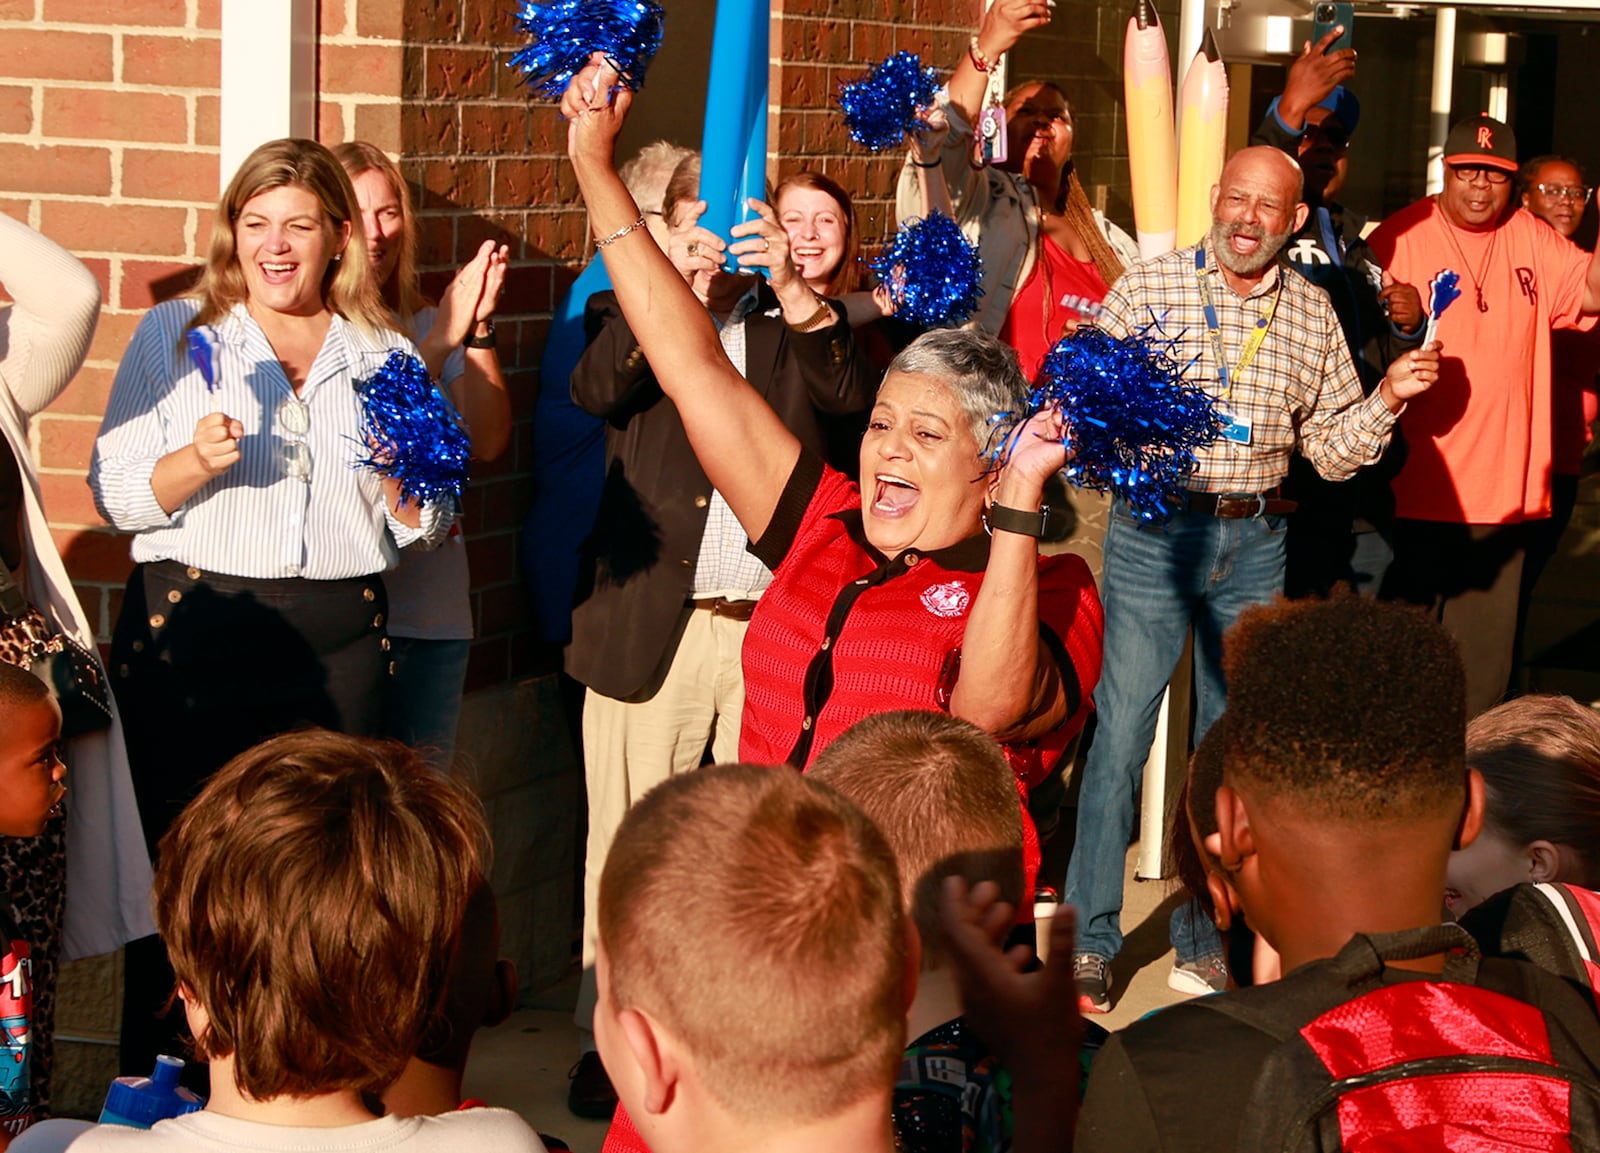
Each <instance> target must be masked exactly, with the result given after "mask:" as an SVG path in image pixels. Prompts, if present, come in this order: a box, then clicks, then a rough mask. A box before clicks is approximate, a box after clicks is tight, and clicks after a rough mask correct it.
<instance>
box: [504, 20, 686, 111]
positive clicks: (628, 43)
mask: <svg viewBox="0 0 1600 1153" xmlns="http://www.w3.org/2000/svg"><path fill="white" fill-rule="evenodd" d="M663 16H664V13H663V12H662V11H661V5H660V4H657V3H655V0H544V2H543V3H538V2H537V0H523V2H522V3H521V4H520V5H519V6H518V8H517V15H516V24H517V29H518V30H519V31H522V32H526V33H527V34H528V35H530V36H532V37H533V43H532V44H530V45H528V46H527V47H526V48H524V49H522V50H521V51H519V52H517V53H516V54H515V55H514V56H512V57H511V59H510V60H509V61H508V62H507V63H508V64H509V65H510V66H511V67H513V68H520V69H522V71H523V72H524V73H526V75H527V80H528V86H529V87H530V88H533V89H534V90H536V91H537V92H538V93H539V94H540V95H542V96H548V97H549V98H550V99H552V100H559V99H561V97H562V95H563V94H564V93H565V92H566V90H567V85H568V84H569V83H571V82H572V78H573V77H574V76H576V75H577V74H578V73H579V72H581V71H582V70H583V67H584V65H585V64H587V63H589V54H590V53H592V52H603V53H604V54H605V57H606V59H607V60H608V61H610V63H611V66H612V67H613V68H615V69H616V70H617V73H618V75H619V76H620V77H621V82H622V83H623V84H626V85H627V86H628V87H629V88H632V89H635V90H637V89H639V88H641V87H643V86H644V73H645V69H646V68H647V67H649V65H650V60H651V58H653V57H654V56H655V54H656V49H658V48H660V47H661V32H662V27H661V24H662V19H663Z"/></svg>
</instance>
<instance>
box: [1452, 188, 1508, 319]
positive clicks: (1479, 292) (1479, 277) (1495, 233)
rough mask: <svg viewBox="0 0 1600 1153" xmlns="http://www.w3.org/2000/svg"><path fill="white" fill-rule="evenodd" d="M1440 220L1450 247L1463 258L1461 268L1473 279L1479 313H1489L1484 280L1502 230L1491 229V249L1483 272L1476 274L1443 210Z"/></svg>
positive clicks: (1489, 248)
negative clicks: (1484, 291)
mask: <svg viewBox="0 0 1600 1153" xmlns="http://www.w3.org/2000/svg"><path fill="white" fill-rule="evenodd" d="M1439 219H1440V220H1441V221H1443V222H1444V234H1445V236H1447V237H1449V239H1450V247H1451V248H1453V249H1455V250H1456V255H1457V256H1459V257H1460V258H1461V267H1463V268H1465V269H1466V270H1467V275H1468V276H1469V277H1471V278H1472V290H1473V292H1474V293H1475V294H1476V296H1477V300H1478V311H1479V312H1488V311H1489V304H1488V302H1487V301H1485V300H1484V299H1483V279H1484V277H1485V276H1487V275H1488V273H1489V262H1490V261H1492V260H1493V259H1494V242H1495V241H1496V240H1497V239H1499V236H1500V230H1499V229H1498V228H1494V229H1490V231H1489V247H1488V249H1487V250H1486V251H1485V252H1484V254H1483V267H1482V269H1481V271H1479V272H1474V271H1473V270H1472V266H1471V265H1470V264H1468V263H1467V254H1466V253H1465V252H1463V251H1462V249H1461V242H1460V241H1458V240H1457V239H1456V226H1455V225H1454V224H1451V223H1450V218H1449V217H1448V216H1446V215H1445V214H1444V211H1443V210H1442V209H1441V210H1440V212H1439Z"/></svg>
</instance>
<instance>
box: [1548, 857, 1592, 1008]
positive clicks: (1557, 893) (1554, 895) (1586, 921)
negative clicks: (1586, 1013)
mask: <svg viewBox="0 0 1600 1153" xmlns="http://www.w3.org/2000/svg"><path fill="white" fill-rule="evenodd" d="M1534 889H1535V891H1536V892H1538V893H1539V895H1540V896H1542V897H1543V898H1544V899H1545V900H1547V901H1549V902H1550V904H1551V906H1552V907H1553V908H1554V909H1555V912H1556V915H1557V916H1558V917H1560V918H1561V924H1562V927H1563V928H1565V930H1566V932H1567V935H1568V937H1569V938H1570V939H1571V942H1572V947H1573V949H1574V950H1575V951H1576V952H1577V959H1578V960H1579V961H1581V962H1582V964H1583V969H1584V976H1585V977H1586V978H1587V979H1588V982H1589V989H1590V991H1591V992H1593V993H1594V994H1595V998H1596V1002H1597V1003H1600V945H1597V941H1600V893H1595V892H1592V891H1590V890H1589V889H1580V888H1579V887H1578V886H1576V885H1566V884H1561V883H1559V882H1547V883H1541V884H1537V885H1535V886H1534Z"/></svg>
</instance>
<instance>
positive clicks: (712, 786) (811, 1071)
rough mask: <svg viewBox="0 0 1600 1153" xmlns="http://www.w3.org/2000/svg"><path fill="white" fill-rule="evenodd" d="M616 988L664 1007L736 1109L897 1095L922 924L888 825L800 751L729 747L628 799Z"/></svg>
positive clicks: (827, 1110) (795, 1114)
mask: <svg viewBox="0 0 1600 1153" xmlns="http://www.w3.org/2000/svg"><path fill="white" fill-rule="evenodd" d="M600 943H601V947H602V949H603V950H604V953H605V957H606V961H607V971H608V973H609V981H608V988H609V1000H610V1002H611V1004H612V1006H613V1007H614V1008H615V1009H616V1010H618V1011H620V1010H625V1009H630V1008H635V1007H637V1008H639V1009H641V1010H643V1011H646V1012H648V1013H649V1014H650V1015H651V1016H653V1017H654V1018H655V1019H657V1020H659V1021H660V1022H662V1024H663V1025H665V1027H666V1028H667V1029H669V1030H670V1031H671V1032H672V1034H673V1035H674V1036H675V1037H677V1038H679V1039H680V1040H681V1041H682V1043H683V1044H684V1045H685V1047H686V1048H687V1049H688V1051H689V1052H690V1053H691V1054H692V1055H693V1058H694V1060H695V1062H696V1065H697V1068H698V1069H699V1071H700V1075H701V1076H702V1077H703V1078H704V1081H705V1083H706V1084H707V1085H708V1086H709V1087H710V1089H711V1091H712V1093H714V1094H715V1096H716V1098H717V1100H718V1101H719V1102H720V1103H721V1105H722V1106H723V1107H724V1108H725V1109H727V1110H728V1111H729V1112H730V1113H731V1114H733V1115H734V1116H737V1117H740V1118H742V1119H746V1120H749V1121H753V1122H759V1123H760V1124H762V1125H764V1126H769V1127H770V1126H780V1125H790V1124H794V1123H798V1122H801V1121H806V1122H809V1121H814V1120H817V1119H819V1118H825V1117H831V1116H836V1115H837V1114H838V1113H839V1112H840V1111H842V1110H843V1109H845V1108H847V1107H848V1106H850V1105H852V1104H854V1103H856V1102H857V1101H860V1100H862V1099H863V1098H865V1097H867V1096H869V1095H870V1094H873V1093H882V1094H883V1095H884V1097H885V1098H887V1096H888V1094H889V1092H890V1090H891V1089H892V1087H893V1085H894V1079H895V1071H896V1070H897V1069H898V1067H899V1064H900V1059H901V1053H902V1050H903V1048H904V1046H905V1027H906V1017H905V1015H906V1006H907V1004H908V1001H909V999H908V998H907V996H906V987H905V982H906V932H905V910H904V908H903V907H902V905H901V899H900V881H899V876H898V874H897V871H896V869H895V861H894V856H893V854H892V853H891V852H890V850H889V846H888V845H887V844H886V843H885V842H884V838H883V834H882V833H881V832H879V831H878V829H877V827H876V826H874V825H873V824H872V822H871V821H870V820H868V819H867V818H866V817H865V816H864V815H863V814H862V813H861V811H860V810H859V809H857V808H856V807H855V806H854V805H852V804H851V803H850V802H849V801H847V800H845V799H844V798H843V797H841V796H839V794H838V793H836V792H834V791H833V790H832V789H830V788H828V787H827V786H826V785H823V784H821V783H819V782H816V781H812V780H809V779H807V778H806V777H803V776H801V775H800V774H799V773H797V772H795V771H794V770H793V769H790V768H788V767H786V766H785V767H778V768H771V767H767V766H763V765H713V766H711V767H709V768H704V769H700V770H699V771H697V772H693V773H686V774H684V775H682V776H678V777H671V778H669V779H668V780H667V781H666V782H664V783H663V784H660V785H657V786H656V787H655V788H653V789H651V790H650V791H649V792H648V793H646V794H645V795H644V797H643V798H642V799H640V800H639V801H638V802H636V803H635V804H634V805H633V807H632V808H630V809H629V810H628V814H627V816H626V817H624V818H623V821H622V825H621V827H620V828H619V829H618V830H617V835H616V840H615V841H614V842H613V843H612V846H611V851H610V853H609V854H608V855H607V857H606V865H605V872H604V873H603V874H602V876H601V879H600Z"/></svg>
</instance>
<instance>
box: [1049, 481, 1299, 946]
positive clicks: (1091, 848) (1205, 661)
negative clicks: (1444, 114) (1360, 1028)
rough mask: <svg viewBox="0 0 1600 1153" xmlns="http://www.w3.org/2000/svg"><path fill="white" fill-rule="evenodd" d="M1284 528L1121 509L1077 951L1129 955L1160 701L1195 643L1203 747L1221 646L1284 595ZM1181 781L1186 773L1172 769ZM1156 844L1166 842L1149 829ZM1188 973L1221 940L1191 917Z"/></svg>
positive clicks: (1182, 935)
mask: <svg viewBox="0 0 1600 1153" xmlns="http://www.w3.org/2000/svg"><path fill="white" fill-rule="evenodd" d="M1284 527H1285V522H1284V518H1282V517H1275V516H1273V517H1257V518H1253V519H1248V520H1223V519H1219V518H1217V517H1213V516H1209V515H1206V514H1204V513H1198V512H1182V513H1179V514H1177V515H1176V516H1175V517H1173V519H1172V520H1171V521H1170V522H1168V523H1167V524H1164V525H1144V524H1140V523H1139V522H1137V521H1135V520H1134V519H1133V518H1132V517H1131V516H1130V515H1129V514H1128V509H1127V506H1126V505H1125V504H1124V503H1123V502H1121V501H1118V502H1117V503H1116V504H1115V505H1113V507H1112V511H1111V524H1110V527H1109V528H1108V529H1107V531H1106V559H1105V579H1104V581H1103V582H1102V584H1101V589H1102V600H1103V601H1104V603H1105V612H1106V633H1105V661H1104V666H1103V670H1102V672H1101V675H1100V685H1099V687H1098V688H1097V689H1096V690H1095V694H1094V703H1095V710H1096V713H1097V720H1096V729H1095V735H1094V743H1093V744H1092V745H1091V746H1090V748H1089V759H1088V763H1087V764H1086V765H1085V766H1084V769H1083V788H1082V794H1081V796H1080V798H1079V801H1078V839H1077V843H1076V846H1075V848H1074V849H1073V852H1072V861H1071V864H1070V865H1069V867H1068V869H1067V891H1066V900H1067V902H1068V903H1069V904H1071V905H1074V906H1076V907H1077V910H1078V951H1079V952H1080V953H1095V954H1098V955H1100V956H1102V957H1108V958H1109V957H1115V956H1116V955H1117V953H1118V952H1119V951H1120V950H1121V948H1122V928H1121V915H1122V877H1123V871H1124V865H1125V862H1126V858H1127V852H1128V841H1129V838H1130V837H1131V836H1132V834H1133V820H1134V814H1135V813H1136V812H1137V811H1138V806H1139V789H1140V784H1141V782H1142V780H1143V777H1144V764H1145V760H1146V758H1148V756H1149V755H1150V744H1151V741H1152V739H1153V738H1154V735H1155V727H1156V715H1157V712H1158V711H1159V709H1160V707H1161V694H1162V690H1163V689H1165V687H1166V684H1167V681H1168V679H1169V678H1170V677H1171V676H1172V670H1173V668H1174V667H1175V666H1176V665H1177V663H1178V657H1179V656H1180V655H1182V652H1183V641H1184V636H1185V634H1186V633H1187V632H1188V630H1189V629H1190V627H1191V626H1192V627H1193V628H1194V634H1195V678H1194V680H1195V695H1196V700H1197V707H1196V710H1195V724H1194V739H1195V741H1196V742H1198V741H1199V740H1200V738H1201V737H1203V736H1204V735H1205V732H1206V730H1207V729H1208V728H1210V727H1211V724H1212V722H1214V721H1215V720H1216V719H1217V717H1218V716H1220V715H1221V713H1222V710H1223V707H1224V705H1225V704H1226V700H1227V686H1226V684H1225V683H1224V681H1223V677H1222V634H1223V632H1225V631H1226V630H1227V629H1228V627H1229V626H1230V625H1232V624H1233V622H1234V621H1235V620H1236V619H1238V616H1239V614H1240V613H1241V612H1242V611H1243V610H1244V609H1246V608H1248V607H1249V606H1250V605H1253V604H1260V603H1262V602H1265V601H1269V600H1271V599H1272V596H1273V594H1274V593H1276V592H1278V591H1279V590H1281V589H1282V588H1283V558H1284ZM1173 771H1179V770H1178V768H1177V767H1176V766H1174V770H1173ZM1143 835H1145V836H1147V837H1153V836H1159V835H1160V830H1157V829H1146V830H1145V831H1144V834H1143ZM1171 932H1172V938H1173V945H1174V946H1175V947H1176V948H1177V950H1178V959H1179V960H1180V961H1191V960H1194V959H1195V958H1197V957H1199V956H1203V955H1204V954H1206V953H1214V952H1217V951H1219V949H1220V943H1219V941H1218V938H1217V935H1216V930H1215V929H1214V928H1212V927H1211V925H1210V923H1209V922H1207V921H1206V919H1205V918H1204V917H1196V916H1195V915H1194V911H1193V910H1192V909H1187V908H1186V909H1180V910H1179V911H1178V913H1177V915H1175V916H1174V917H1173V924H1172V927H1171Z"/></svg>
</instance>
